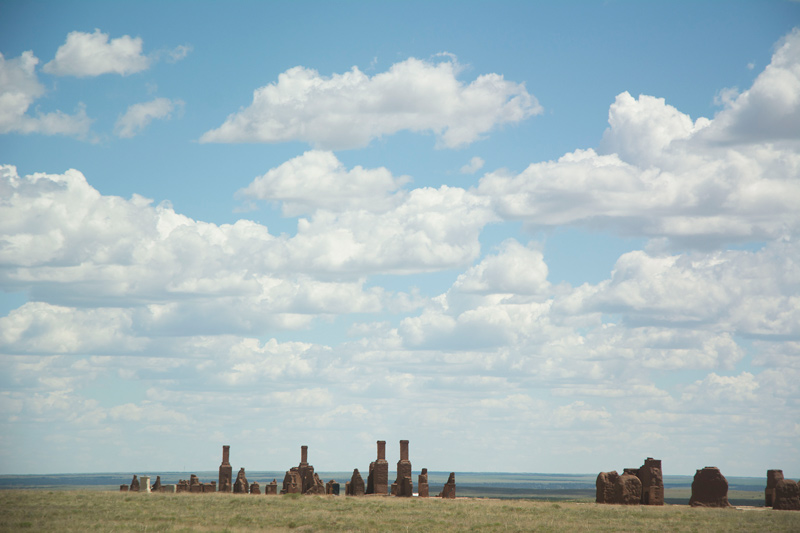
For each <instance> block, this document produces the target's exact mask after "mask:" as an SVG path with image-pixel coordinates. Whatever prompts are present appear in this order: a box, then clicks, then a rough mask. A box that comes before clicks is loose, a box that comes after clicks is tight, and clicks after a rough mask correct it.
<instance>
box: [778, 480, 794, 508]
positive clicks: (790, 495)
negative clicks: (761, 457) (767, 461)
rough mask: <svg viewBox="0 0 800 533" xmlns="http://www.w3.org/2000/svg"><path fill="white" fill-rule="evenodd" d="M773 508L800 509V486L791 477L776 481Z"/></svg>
mask: <svg viewBox="0 0 800 533" xmlns="http://www.w3.org/2000/svg"><path fill="white" fill-rule="evenodd" d="M772 508H773V509H777V510H781V511H800V486H798V484H797V483H795V482H794V481H792V480H791V479H781V480H779V481H778V482H777V483H775V497H774V499H773V501H772Z"/></svg>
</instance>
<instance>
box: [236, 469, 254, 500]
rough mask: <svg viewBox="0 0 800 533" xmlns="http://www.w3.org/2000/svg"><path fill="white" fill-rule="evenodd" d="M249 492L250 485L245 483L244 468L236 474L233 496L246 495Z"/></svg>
mask: <svg viewBox="0 0 800 533" xmlns="http://www.w3.org/2000/svg"><path fill="white" fill-rule="evenodd" d="M249 492H250V484H249V483H248V482H247V477H246V476H245V474H244V468H240V469H239V473H238V474H236V482H235V483H234V484H233V493H234V494H247V493H249Z"/></svg>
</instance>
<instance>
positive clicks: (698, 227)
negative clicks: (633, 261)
mask: <svg viewBox="0 0 800 533" xmlns="http://www.w3.org/2000/svg"><path fill="white" fill-rule="evenodd" d="M609 122H610V123H611V127H610V128H609V130H608V131H607V132H606V134H605V135H604V138H603V143H602V144H603V145H604V146H605V148H606V150H612V149H613V150H615V151H614V152H613V153H608V154H601V153H598V152H596V151H595V150H592V149H586V150H576V151H575V152H572V153H569V154H565V155H564V156H562V157H561V158H560V159H558V160H556V161H546V162H541V163H534V164H531V165H530V166H529V167H528V168H527V169H525V170H524V171H523V172H521V173H520V174H517V175H511V174H509V173H507V172H505V171H500V172H494V173H489V174H486V175H485V176H484V177H483V178H482V179H481V180H480V184H479V186H478V188H477V192H478V193H479V194H482V195H485V196H486V197H487V198H491V200H492V204H493V205H494V207H495V209H496V210H497V212H498V214H500V215H501V216H503V217H504V218H508V219H517V220H523V221H526V222H527V223H529V224H531V225H534V226H556V225H573V224H574V225H583V226H589V227H594V228H598V227H601V228H609V229H614V230H616V231H619V232H621V233H622V234H625V235H642V236H647V237H666V238H668V239H671V240H672V241H674V242H680V243H682V244H684V245H690V246H696V247H711V246H720V245H721V244H724V243H727V242H737V241H747V240H750V241H753V240H755V241H758V240H771V239H776V238H780V237H782V236H785V235H789V234H791V233H792V232H794V231H796V229H797V228H798V224H799V223H800V212H799V211H798V210H797V209H796V208H795V206H796V205H798V203H799V202H800V180H798V177H800V153H798V152H797V151H796V150H788V149H784V148H780V147H776V146H771V145H750V146H741V147H738V148H736V149H734V148H714V147H709V146H708V145H707V143H705V142H704V141H697V142H695V138H694V137H692V135H693V134H694V133H696V132H698V131H700V132H702V131H703V130H704V129H705V128H708V127H710V126H706V125H703V124H700V125H698V123H701V121H700V120H698V121H695V122H692V121H691V120H690V119H689V118H688V117H686V116H685V115H683V116H682V115H680V114H679V113H678V112H677V111H676V110H675V109H674V108H669V106H666V104H665V103H664V102H663V100H659V99H653V98H650V97H644V96H642V97H640V98H639V99H638V100H636V99H633V98H632V97H631V96H630V95H628V94H627V93H623V94H621V95H619V96H618V97H617V101H616V102H615V104H614V105H613V106H612V108H611V111H610V120H609ZM618 130H621V131H618ZM639 140H643V142H639ZM617 152H620V153H617Z"/></svg>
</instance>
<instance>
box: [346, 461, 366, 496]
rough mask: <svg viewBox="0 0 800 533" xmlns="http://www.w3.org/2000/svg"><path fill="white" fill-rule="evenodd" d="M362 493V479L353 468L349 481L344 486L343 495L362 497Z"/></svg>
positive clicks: (363, 491)
mask: <svg viewBox="0 0 800 533" xmlns="http://www.w3.org/2000/svg"><path fill="white" fill-rule="evenodd" d="M364 493H365V490H364V478H362V477H361V473H360V472H359V471H358V468H355V469H354V470H353V476H352V477H351V478H350V481H348V482H347V483H345V484H344V494H345V496H363V495H364Z"/></svg>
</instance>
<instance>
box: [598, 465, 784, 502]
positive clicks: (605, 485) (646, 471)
mask: <svg viewBox="0 0 800 533" xmlns="http://www.w3.org/2000/svg"><path fill="white" fill-rule="evenodd" d="M596 487H597V492H596V496H595V501H596V502H597V503H616V504H622V505H637V504H640V505H664V477H663V474H662V472H661V461H660V460H656V459H653V458H652V457H648V458H647V459H645V462H644V465H642V466H641V467H640V468H625V469H624V470H623V473H622V475H619V474H618V473H617V471H616V470H614V471H612V472H600V474H598V476H597V481H596ZM689 505H691V506H692V507H731V504H730V502H728V480H727V479H725V476H723V475H722V472H720V470H719V468H717V467H715V466H706V467H705V468H702V469H700V470H698V471H697V472H696V473H695V475H694V479H693V480H692V496H691V498H689ZM764 506H765V507H772V508H773V509H780V510H792V511H800V484H798V483H795V482H794V481H792V480H791V479H784V478H783V471H782V470H768V471H767V488H766V489H765V490H764Z"/></svg>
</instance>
